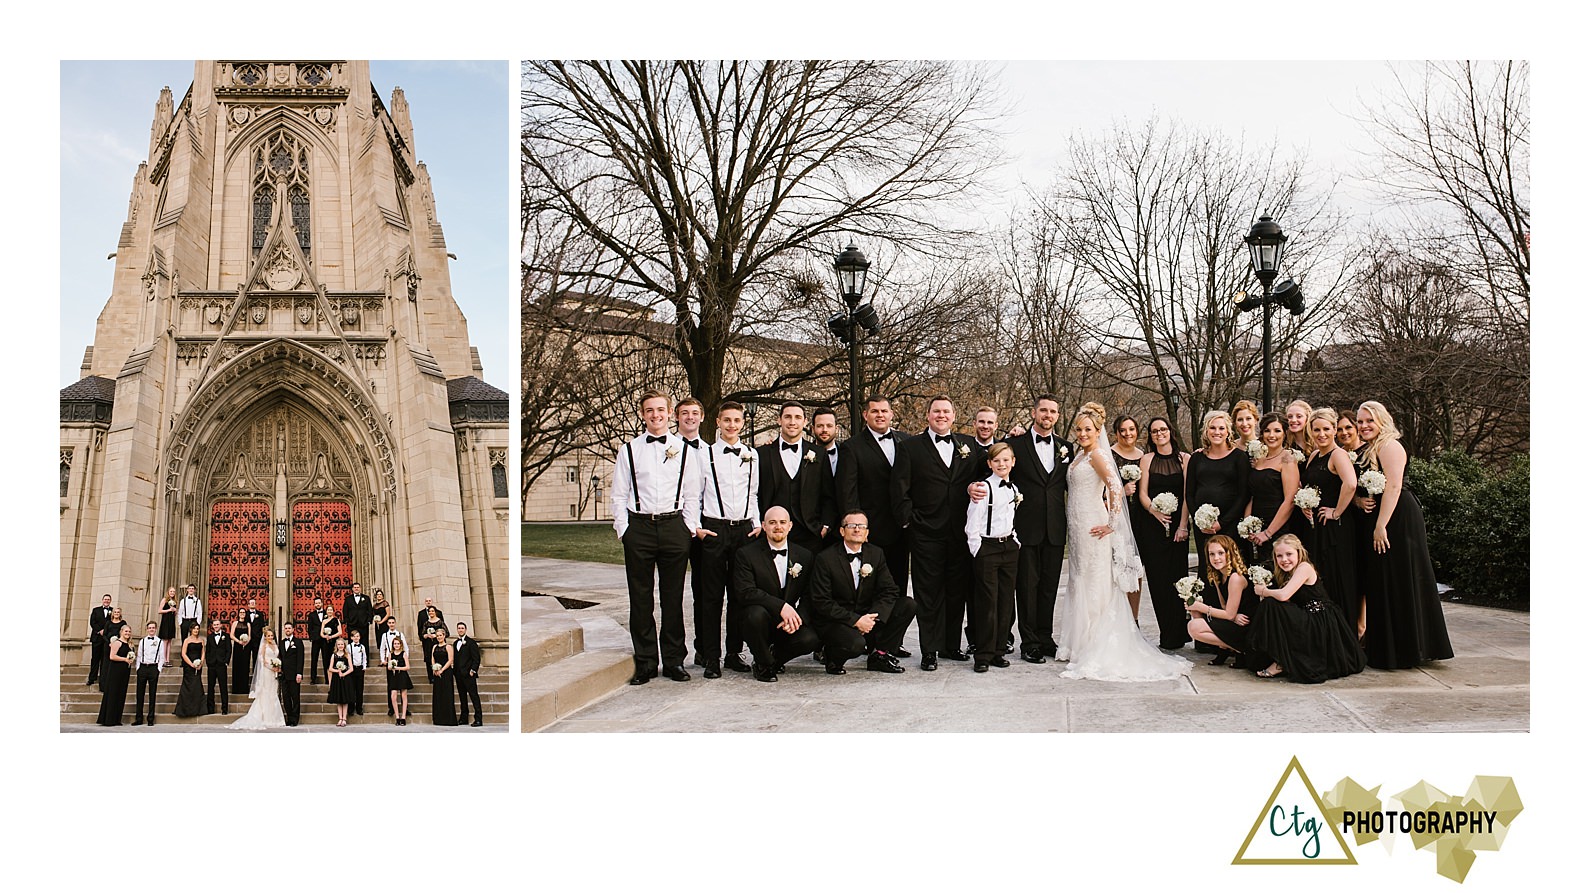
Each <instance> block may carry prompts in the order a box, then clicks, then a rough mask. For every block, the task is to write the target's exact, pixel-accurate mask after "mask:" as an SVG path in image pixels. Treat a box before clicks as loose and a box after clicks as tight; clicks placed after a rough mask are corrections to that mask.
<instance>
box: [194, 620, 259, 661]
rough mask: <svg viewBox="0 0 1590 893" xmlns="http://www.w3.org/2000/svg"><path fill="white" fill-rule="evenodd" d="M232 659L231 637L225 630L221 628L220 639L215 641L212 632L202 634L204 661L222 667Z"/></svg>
mask: <svg viewBox="0 0 1590 893" xmlns="http://www.w3.org/2000/svg"><path fill="white" fill-rule="evenodd" d="M251 641H252V640H251ZM231 660H232V637H231V636H230V635H228V634H227V631H226V630H224V629H223V630H221V641H220V643H219V644H217V643H216V641H215V634H214V633H205V634H204V662H205V663H206V664H208V665H209V666H212V667H224V666H226V665H227V664H228V663H230V662H231Z"/></svg>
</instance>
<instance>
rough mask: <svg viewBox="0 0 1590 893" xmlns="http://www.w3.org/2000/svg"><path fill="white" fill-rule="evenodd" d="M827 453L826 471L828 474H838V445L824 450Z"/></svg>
mask: <svg viewBox="0 0 1590 893" xmlns="http://www.w3.org/2000/svg"><path fill="white" fill-rule="evenodd" d="M826 449H827V451H828V471H829V473H830V474H838V473H839V445H838V444H834V445H833V446H831V447H827V448H826Z"/></svg>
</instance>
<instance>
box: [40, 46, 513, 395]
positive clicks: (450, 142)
mask: <svg viewBox="0 0 1590 893" xmlns="http://www.w3.org/2000/svg"><path fill="white" fill-rule="evenodd" d="M515 77H516V73H515V72H513V71H512V70H511V66H509V64H508V63H506V62H490V61H470V62H381V61H372V62H371V63H370V78H371V80H372V81H373V82H374V84H375V88H376V91H377V92H379V93H380V95H381V97H382V99H383V101H388V102H390V100H391V97H392V88H393V87H402V88H403V93H404V95H405V96H406V97H407V99H408V102H409V112H410V116H411V117H412V118H413V121H414V142H415V149H416V152H417V154H418V156H419V160H420V161H423V162H425V166H426V168H427V169H428V170H429V171H430V175H431V184H432V188H433V189H434V191H435V193H436V214H437V218H438V219H439V220H440V221H441V224H442V229H443V231H444V232H445V233H446V235H447V249H448V250H449V251H451V252H452V253H454V254H456V255H458V260H456V261H454V262H453V263H452V269H451V273H452V284H453V296H454V298H455V299H456V300H457V301H458V304H459V306H460V307H461V308H462V309H463V311H464V315H465V316H466V317H467V318H468V319H469V335H470V341H471V343H473V344H474V345H475V346H476V347H478V348H479V349H480V357H481V362H482V363H483V364H484V366H485V369H486V379H487V380H488V381H490V382H491V383H492V384H495V385H497V386H498V387H500V388H503V389H505V390H510V388H509V385H510V384H511V383H512V381H511V379H510V377H509V375H508V367H509V359H508V353H509V340H508V333H509V332H510V331H511V330H512V327H511V326H510V325H509V324H508V323H509V314H510V313H511V312H512V310H513V307H514V304H513V303H512V301H513V295H514V289H515V288H516V285H515V279H514V277H513V276H511V275H510V262H511V260H512V254H511V252H512V245H513V231H514V228H515V227H514V224H513V215H514V214H515V213H517V208H516V207H511V205H512V196H513V193H512V191H511V189H510V188H509V187H510V184H511V183H513V182H514V180H513V179H511V177H510V173H509V166H508V165H509V155H510V148H511V146H512V145H513V144H512V142H511V141H510V136H509V125H510V121H511V120H512V119H511V115H512V112H511V109H510V106H509V104H508V103H509V101H510V92H509V91H510V83H511V82H515V83H516V81H511V78H515ZM192 83H193V62H192V61H191V60H189V61H180V62H62V63H61V348H60V353H61V356H60V383H61V386H63V387H64V386H66V385H68V384H71V383H72V382H74V381H76V380H77V378H78V368H79V366H80V365H81V363H82V358H83V348H85V347H87V346H88V345H89V344H91V343H92V342H93V339H94V321H95V318H96V317H98V315H99V311H100V309H101V308H103V307H104V305H105V300H106V298H107V297H109V295H110V287H111V277H112V274H113V273H114V269H115V261H113V260H107V259H106V255H108V254H110V253H111V252H113V251H115V250H116V240H117V238H118V236H119V235H120V232H121V224H122V221H123V220H125V219H126V216H127V199H128V196H129V195H131V192H132V178H133V174H134V173H135V172H136V171H137V168H138V163H139V162H141V161H144V160H146V158H147V155H148V147H149V128H150V123H151V121H152V120H153V116H154V108H155V101H156V100H157V99H158V98H159V96H160V88H161V87H163V86H169V87H170V88H171V92H172V100H173V101H174V102H181V100H182V97H183V95H184V94H185V93H186V92H187V90H188V86H189V85H190V84H192Z"/></svg>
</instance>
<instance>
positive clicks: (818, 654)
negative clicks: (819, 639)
mask: <svg viewBox="0 0 1590 893" xmlns="http://www.w3.org/2000/svg"><path fill="white" fill-rule="evenodd" d="M812 660H815V661H817V662H818V663H820V664H826V663H828V661H826V660H824V659H823V646H821V645H818V646H817V650H816V651H813V652H812Z"/></svg>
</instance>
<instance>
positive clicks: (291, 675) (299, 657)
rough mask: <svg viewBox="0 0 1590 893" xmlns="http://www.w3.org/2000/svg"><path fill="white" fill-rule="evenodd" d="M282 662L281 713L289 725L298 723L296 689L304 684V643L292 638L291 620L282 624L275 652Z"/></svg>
mask: <svg viewBox="0 0 1590 893" xmlns="http://www.w3.org/2000/svg"><path fill="white" fill-rule="evenodd" d="M276 659H277V660H280V661H281V662H282V669H281V676H280V683H281V684H280V689H281V697H282V715H283V717H285V718H286V720H287V724H288V725H290V726H296V725H298V689H299V686H301V685H303V684H304V643H303V642H302V641H301V640H299V639H295V638H293V624H292V622H291V621H289V622H287V623H284V624H282V645H281V648H280V649H278V650H277V652H276Z"/></svg>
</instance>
